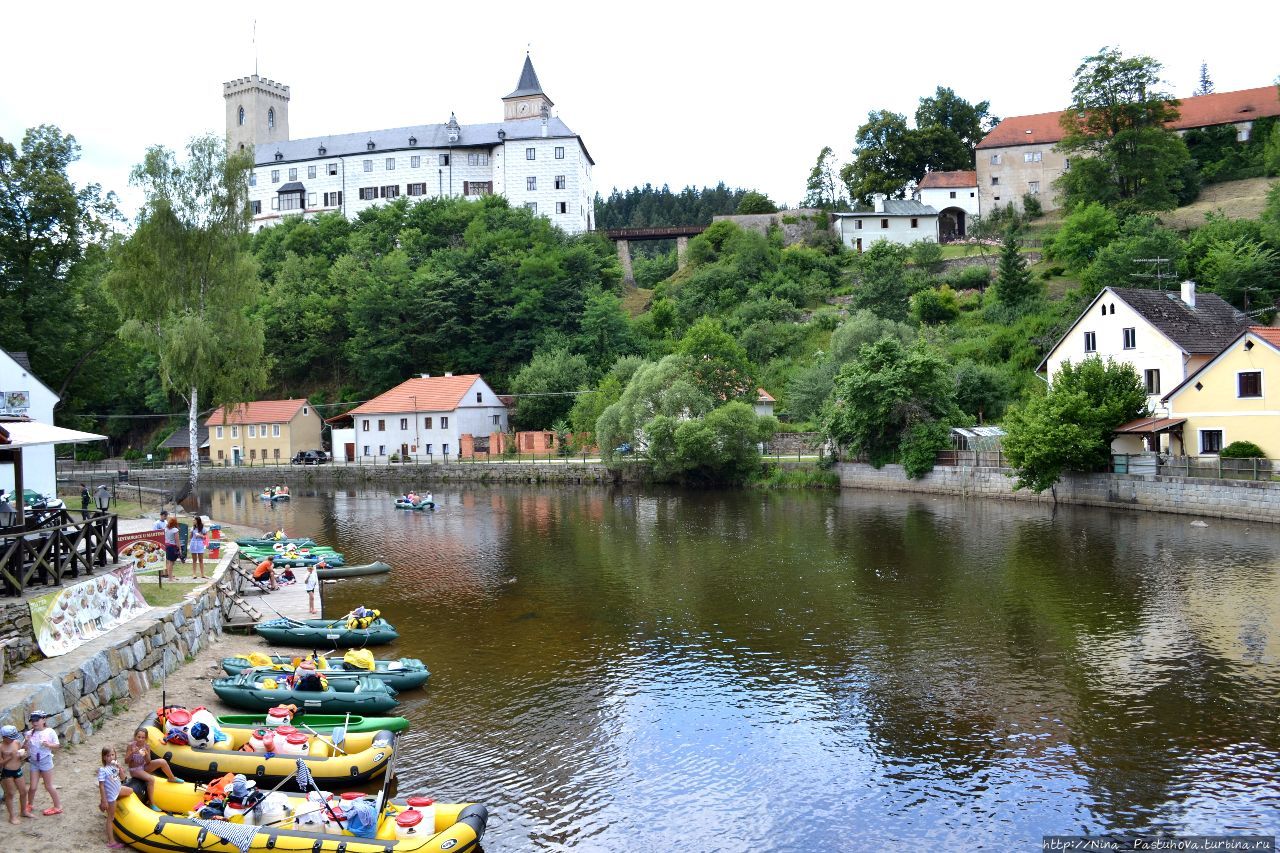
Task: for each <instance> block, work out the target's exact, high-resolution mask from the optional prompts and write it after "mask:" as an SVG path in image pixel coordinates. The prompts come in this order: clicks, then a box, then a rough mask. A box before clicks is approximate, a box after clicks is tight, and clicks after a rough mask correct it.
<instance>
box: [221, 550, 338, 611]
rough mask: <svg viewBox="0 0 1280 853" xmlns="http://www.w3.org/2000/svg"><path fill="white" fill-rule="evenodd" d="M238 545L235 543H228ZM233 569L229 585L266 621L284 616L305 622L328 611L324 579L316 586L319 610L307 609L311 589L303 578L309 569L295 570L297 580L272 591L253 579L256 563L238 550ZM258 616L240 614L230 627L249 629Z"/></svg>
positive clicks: (229, 574) (229, 572) (229, 571)
mask: <svg viewBox="0 0 1280 853" xmlns="http://www.w3.org/2000/svg"><path fill="white" fill-rule="evenodd" d="M226 547H228V548H234V547H235V546H234V545H228V546H226ZM231 565H232V569H229V570H228V576H227V584H228V586H229V587H230V589H231V591H232V592H234V593H235V594H236V595H237V596H239V597H240V598H242V599H243V600H244V601H245V603H246V604H247V605H248V606H249V607H251V608H253V609H254V610H256V611H257V612H258V613H259V614H260V615H261V619H262V620H267V619H275V618H277V617H279V616H284V617H286V618H288V619H296V620H298V621H303V620H305V619H319V618H320V617H321V616H322V615H323V614H324V582H323V581H321V582H320V584H319V585H318V586H317V587H316V609H317V610H319V611H320V612H319V613H316V614H315V615H312V614H310V613H308V612H307V590H306V587H305V586H304V585H303V579H304V578H305V577H306V574H307V572H306V569H294V570H293V573H294V575H295V576H296V577H297V578H298V580H297V582H296V583H293V584H289V585H287V586H281V587H280V588H279V589H277V590H274V591H271V592H260V591H259V590H258V589H257V588H256V587H255V585H254V584H253V582H252V581H251V580H250V578H251V577H252V575H253V568H254V564H253V562H252V561H250V560H248V559H247V558H245V557H242V556H240V555H239V554H238V553H237V554H236V556H235V557H234V558H233V559H232V563H231ZM258 621H261V620H258V619H253V618H251V617H250V615H249V614H245V613H236V614H234V615H233V616H232V617H231V618H228V620H227V621H226V627H228V628H240V629H249V628H252V627H253V626H254V624H255V623H256V622H258Z"/></svg>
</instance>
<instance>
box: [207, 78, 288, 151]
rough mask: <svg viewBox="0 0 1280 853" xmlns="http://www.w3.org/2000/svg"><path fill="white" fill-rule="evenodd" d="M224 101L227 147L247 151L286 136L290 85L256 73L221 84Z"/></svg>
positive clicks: (282, 139) (286, 138) (229, 149)
mask: <svg viewBox="0 0 1280 853" xmlns="http://www.w3.org/2000/svg"><path fill="white" fill-rule="evenodd" d="M222 98H223V100H224V101H225V102H226V104H227V150H228V151H246V150H247V151H248V152H249V154H250V155H251V156H252V154H253V147H254V146H255V145H262V144H263V143H267V142H285V141H288V139H289V87H288V86H286V85H284V84H283V83H277V82H276V81H274V80H268V79H266V78H265V77H259V76H258V75H257V74H253V75H250V76H248V77H241V78H240V79H238V80H232V81H230V82H228V83H223V84H222Z"/></svg>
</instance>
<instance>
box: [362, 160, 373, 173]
mask: <svg viewBox="0 0 1280 853" xmlns="http://www.w3.org/2000/svg"><path fill="white" fill-rule="evenodd" d="M364 170H365V171H366V172H372V171H373V161H372V160H365V161H364Z"/></svg>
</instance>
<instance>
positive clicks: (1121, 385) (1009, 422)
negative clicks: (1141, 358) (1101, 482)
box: [1003, 357, 1147, 492]
mask: <svg viewBox="0 0 1280 853" xmlns="http://www.w3.org/2000/svg"><path fill="white" fill-rule="evenodd" d="M1146 411H1147V392H1146V389H1145V388H1144V387H1143V385H1142V380H1140V379H1139V378H1138V372H1137V371H1136V370H1135V369H1134V368H1133V365H1131V364H1127V363H1123V364H1118V363H1116V362H1113V361H1107V362H1103V361H1102V360H1101V359H1099V358H1097V357H1093V358H1088V359H1085V360H1084V361H1082V362H1081V363H1080V364H1079V365H1073V364H1072V363H1070V362H1066V363H1064V364H1063V365H1062V367H1061V369H1060V370H1059V371H1058V373H1057V374H1055V375H1054V377H1053V380H1052V385H1051V386H1050V387H1049V390H1048V392H1047V393H1046V394H1045V395H1044V396H1041V397H1036V398H1035V399H1033V400H1031V401H1030V402H1028V403H1027V404H1025V405H1024V406H1021V407H1019V408H1015V409H1013V410H1012V411H1010V412H1009V413H1008V415H1006V416H1005V430H1006V432H1007V435H1006V436H1005V438H1004V443H1003V447H1004V453H1005V456H1006V457H1007V458H1008V460H1009V464H1010V465H1011V466H1013V468H1014V469H1015V470H1016V472H1017V480H1016V482H1015V483H1014V488H1015V489H1028V488H1029V489H1031V490H1032V491H1035V492H1043V491H1044V490H1045V489H1051V488H1053V487H1054V485H1055V484H1056V483H1057V482H1058V480H1060V479H1061V478H1062V473H1063V472H1064V471H1093V470H1097V469H1099V468H1103V467H1105V466H1106V465H1107V463H1108V462H1109V461H1110V454H1111V433H1112V430H1114V429H1115V428H1116V427H1117V426H1119V425H1120V424H1123V423H1127V422H1128V421H1131V420H1134V419H1135V418H1139V417H1142V416H1143V415H1144V414H1145V413H1146Z"/></svg>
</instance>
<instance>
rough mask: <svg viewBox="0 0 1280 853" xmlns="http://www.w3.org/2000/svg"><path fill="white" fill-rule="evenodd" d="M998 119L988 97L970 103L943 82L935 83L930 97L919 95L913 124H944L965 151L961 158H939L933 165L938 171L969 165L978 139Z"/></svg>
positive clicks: (938, 125)
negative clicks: (918, 103)
mask: <svg viewBox="0 0 1280 853" xmlns="http://www.w3.org/2000/svg"><path fill="white" fill-rule="evenodd" d="M999 123H1000V120H999V119H998V118H996V117H995V116H992V115H991V103H990V102H989V101H979V102H978V103H976V104H971V103H969V102H968V101H966V100H965V99H964V98H962V97H960V96H959V95H957V94H956V93H955V92H954V91H953V90H952V89H950V88H948V87H945V86H939V87H938V88H937V90H936V91H935V92H934V93H933V97H925V98H921V99H920V106H919V107H917V108H916V127H917V128H931V127H938V128H944V129H946V130H948V131H950V132H951V133H952V134H954V135H955V138H956V139H958V140H959V141H960V144H961V145H962V146H963V148H964V151H965V152H966V154H965V156H964V158H963V159H959V158H956V159H953V160H951V161H950V162H946V163H942V162H940V163H939V164H938V165H937V166H935V167H934V168H935V169H936V170H939V171H942V170H950V169H972V168H973V163H974V159H973V156H974V150H975V149H976V148H977V147H978V143H979V142H981V141H982V137H984V136H986V134H987V131H989V130H990V129H991V128H993V127H995V126H996V125H997V124H999Z"/></svg>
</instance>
